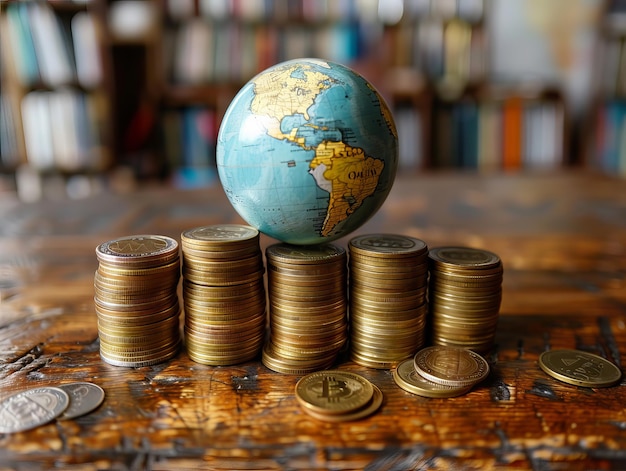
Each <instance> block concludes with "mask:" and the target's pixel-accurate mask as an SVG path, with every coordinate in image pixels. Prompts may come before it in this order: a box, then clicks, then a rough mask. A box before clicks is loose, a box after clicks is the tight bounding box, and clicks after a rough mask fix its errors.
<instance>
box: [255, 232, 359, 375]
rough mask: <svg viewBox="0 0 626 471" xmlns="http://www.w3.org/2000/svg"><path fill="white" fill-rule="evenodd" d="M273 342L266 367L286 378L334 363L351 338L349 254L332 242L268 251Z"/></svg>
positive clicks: (266, 351)
mask: <svg viewBox="0 0 626 471" xmlns="http://www.w3.org/2000/svg"><path fill="white" fill-rule="evenodd" d="M265 254H266V259H267V273H268V293H269V303H270V316H269V324H270V338H269V341H268V342H267V343H266V345H265V347H264V349H263V364H264V365H265V366H267V367H268V368H270V369H272V370H274V371H278V372H280V373H286V374H308V373H311V372H314V371H317V370H320V369H324V368H327V367H329V366H330V365H332V364H333V363H334V362H335V360H336V358H337V355H338V354H339V352H340V350H341V348H342V347H343V346H344V344H345V343H346V340H347V335H348V334H347V326H348V322H347V308H348V301H347V293H346V292H347V267H346V262H347V254H346V251H345V250H344V249H343V248H341V247H337V246H335V245H333V244H321V245H319V246H294V245H289V244H284V243H279V244H274V245H271V246H269V247H268V248H267V250H266V252H265Z"/></svg>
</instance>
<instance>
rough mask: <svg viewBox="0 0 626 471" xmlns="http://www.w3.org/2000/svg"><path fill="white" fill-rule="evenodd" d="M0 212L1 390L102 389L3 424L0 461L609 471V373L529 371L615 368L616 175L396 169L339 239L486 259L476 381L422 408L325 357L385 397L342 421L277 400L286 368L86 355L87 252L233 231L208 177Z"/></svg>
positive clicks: (620, 437) (622, 307)
mask: <svg viewBox="0 0 626 471" xmlns="http://www.w3.org/2000/svg"><path fill="white" fill-rule="evenodd" d="M0 221H1V222H0V400H1V399H3V398H5V397H7V396H8V395H10V394H12V393H14V392H17V391H21V390H24V389H27V388H31V387H35V386H40V385H59V384H63V383H69V382H74V381H91V382H93V383H96V384H98V385H100V386H101V387H102V388H103V389H104V390H105V392H106V398H105V400H104V403H103V404H102V405H101V406H100V408H98V409H97V410H96V411H94V412H92V413H90V414H88V415H86V416H83V417H80V418H77V419H74V420H64V421H56V422H52V423H50V424H48V425H44V426H41V427H39V428H36V429H34V430H30V431H27V432H21V433H15V434H0V469H18V470H22V469H28V470H30V469H69V470H95V469H116V470H130V469H132V470H134V469H176V470H191V469H211V470H213V469H216V470H227V469H228V470H230V469H244V470H259V469H271V470H278V469H280V470H283V469H284V470H290V469H307V470H322V469H332V470H340V469H341V470H344V469H367V470H376V471H378V470H426V469H436V470H440V469H441V470H443V469H461V470H474V469H476V470H483V469H533V470H589V469H598V470H617V469H622V470H623V469H626V409H625V407H626V380H625V379H623V378H622V380H621V382H620V384H618V385H616V386H613V387H610V388H597V389H590V388H582V387H576V386H570V385H567V384H565V383H562V382H559V381H557V380H554V379H552V378H551V377H549V376H547V375H546V374H545V373H544V372H543V371H542V370H541V369H540V368H539V366H538V363H537V360H538V357H539V355H540V354H541V353H542V352H544V351H546V350H548V349H556V348H577V349H581V350H585V351H588V352H592V353H596V354H599V355H601V356H604V357H606V358H608V359H609V360H611V361H613V362H614V363H615V364H617V365H618V366H619V367H620V368H621V369H622V371H624V366H623V359H624V358H626V181H624V180H618V179H612V178H609V177H601V176H597V175H588V174H582V173H563V174H549V175H534V176H533V175H524V174H511V175H503V174H496V175H490V176H475V175H474V176H473V175H460V174H432V175H431V174H423V175H418V176H416V177H414V178H408V177H398V179H397V181H396V183H395V185H394V188H393V190H392V192H391V194H390V196H389V198H388V199H387V201H386V203H385V204H384V206H383V207H382V209H381V210H380V211H379V212H378V213H377V214H376V215H375V216H374V217H373V218H372V219H371V220H370V221H369V222H367V223H366V224H365V225H364V226H363V227H361V228H360V229H359V230H358V231H357V232H356V233H354V234H352V235H351V236H350V237H352V236H354V235H356V234H357V233H359V234H365V233H375V232H387V233H396V234H406V235H411V236H415V237H418V238H421V239H422V240H424V241H425V242H426V243H427V244H428V245H429V246H430V247H436V246H440V245H448V244H457V245H467V246H472V247H477V248H484V249H487V250H490V251H493V252H495V253H497V254H498V255H499V256H500V257H501V259H502V260H503V263H504V267H505V270H504V283H503V300H502V307H501V313H500V321H499V325H498V332H497V336H496V346H495V348H494V350H493V351H492V352H491V353H490V354H489V355H487V359H488V361H489V362H490V364H491V374H490V376H489V378H488V379H487V380H486V381H484V382H483V383H481V384H480V385H479V386H477V387H476V388H475V389H474V390H472V391H471V392H470V393H469V394H466V395H464V396H461V397H457V398H451V399H428V398H423V397H419V396H414V395H411V394H409V393H407V392H405V391H403V390H401V389H400V388H399V387H397V386H396V385H395V383H394V381H393V378H392V374H391V371H389V370H376V369H368V368H365V367H361V366H359V365H356V364H354V363H352V362H350V361H344V360H342V361H341V362H339V363H338V364H337V365H336V367H337V368H340V369H345V370H349V371H355V372H358V373H360V374H362V375H363V376H365V377H366V378H368V379H369V380H370V381H372V382H373V383H374V384H376V385H377V386H378V387H379V388H380V389H381V390H382V392H383V394H384V403H383V405H382V408H381V409H380V410H379V411H378V412H377V413H376V414H375V415H373V416H371V417H369V418H366V419H363V420H359V421H354V422H347V423H339V424H333V423H326V422H320V421H318V420H316V419H313V418H311V417H309V416H308V415H306V414H304V413H303V412H302V411H301V409H300V407H299V406H298V403H297V401H296V398H295V396H294V393H293V388H294V385H295V383H296V381H297V380H298V377H297V376H290V375H283V374H279V373H275V372H273V371H271V370H268V369H267V368H266V367H264V366H263V365H262V364H261V362H260V361H252V362H248V363H245V364H242V365H238V366H235V367H210V366H204V365H200V364H197V363H194V362H192V361H191V360H190V359H189V358H188V357H187V355H186V353H185V352H184V351H182V352H181V353H180V354H179V355H178V356H177V357H176V358H174V359H173V360H171V361H168V362H166V363H163V364H160V365H156V366H151V367H144V368H136V369H132V368H120V367H115V366H111V365H109V364H107V363H105V362H103V361H102V360H101V359H100V357H99V343H98V331H97V324H96V314H95V312H94V302H93V275H94V271H95V269H96V267H97V260H96V257H95V252H94V250H95V247H96V246H97V245H98V244H100V243H102V242H105V241H107V240H111V239H113V238H116V237H120V236H124V235H131V234H146V233H153V234H163V235H169V236H171V237H174V238H176V239H178V240H180V233H181V232H182V231H183V230H185V229H189V228H192V227H197V226H202V225H207V224H215V223H227V222H231V223H232V222H242V221H241V220H240V219H239V217H238V216H237V215H236V213H235V212H234V210H233V209H232V208H231V206H230V204H229V203H228V201H227V200H226V198H225V196H224V194H223V192H222V190H221V188H220V187H216V188H212V189H206V190H194V191H175V190H171V189H166V188H152V189H142V190H140V191H138V192H136V193H132V194H125V195H119V194H118V195H114V194H102V195H100V196H98V197H94V198H91V199H85V200H78V201H52V202H42V203H39V204H19V203H16V202H14V201H10V200H8V199H5V200H0ZM273 242H274V241H273V240H270V239H267V238H262V245H263V246H267V245H268V244H269V243H273ZM346 243H347V240H341V241H339V242H338V244H340V245H344V246H345V244H346Z"/></svg>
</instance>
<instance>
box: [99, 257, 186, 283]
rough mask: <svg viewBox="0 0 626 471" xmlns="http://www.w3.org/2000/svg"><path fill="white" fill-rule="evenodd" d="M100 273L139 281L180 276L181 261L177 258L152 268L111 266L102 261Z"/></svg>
mask: <svg viewBox="0 0 626 471" xmlns="http://www.w3.org/2000/svg"><path fill="white" fill-rule="evenodd" d="M98 273H99V274H101V275H102V276H107V277H113V276H119V277H135V276H136V277H137V279H140V278H145V277H151V276H154V275H161V274H166V275H171V276H176V274H178V275H180V259H179V258H175V259H174V260H172V261H169V262H167V263H164V264H158V265H155V266H152V267H150V268H131V267H126V266H119V265H111V264H108V263H105V262H102V261H100V264H99V265H98Z"/></svg>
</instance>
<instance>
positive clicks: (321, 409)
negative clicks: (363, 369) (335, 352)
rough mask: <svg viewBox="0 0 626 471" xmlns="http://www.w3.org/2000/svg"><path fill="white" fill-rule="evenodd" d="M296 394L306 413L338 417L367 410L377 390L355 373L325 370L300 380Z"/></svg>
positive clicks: (296, 387)
mask: <svg viewBox="0 0 626 471" xmlns="http://www.w3.org/2000/svg"><path fill="white" fill-rule="evenodd" d="M295 393H296V399H297V400H298V402H299V403H300V405H301V406H302V407H304V408H305V409H307V410H312V411H314V412H318V413H322V414H327V415H337V414H348V413H350V412H354V411H356V410H359V409H361V408H363V407H365V406H366V405H367V404H368V403H369V402H370V401H371V399H372V395H373V394H374V388H373V386H372V383H370V382H369V381H368V380H367V379H366V378H364V377H363V376H361V375H358V374H356V373H351V372H348V371H341V370H326V371H318V372H315V373H311V374H308V375H306V376H304V377H303V378H301V379H300V380H299V381H298V382H297V383H296V386H295Z"/></svg>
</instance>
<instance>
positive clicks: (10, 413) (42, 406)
mask: <svg viewBox="0 0 626 471" xmlns="http://www.w3.org/2000/svg"><path fill="white" fill-rule="evenodd" d="M69 403H70V397H69V395H68V394H67V393H66V392H65V391H63V390H62V389H60V388H55V387H51V386H44V387H40V388H33V389H28V390H26V391H22V392H18V393H16V394H13V395H12V396H9V397H7V398H6V399H4V400H3V401H2V402H0V432H1V433H15V432H23V431H25V430H30V429H33V428H35V427H38V426H40V425H44V424H47V423H48V422H50V421H52V420H54V419H56V418H57V417H59V416H60V415H61V414H62V413H63V412H64V411H65V409H67V406H68V405H69Z"/></svg>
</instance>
